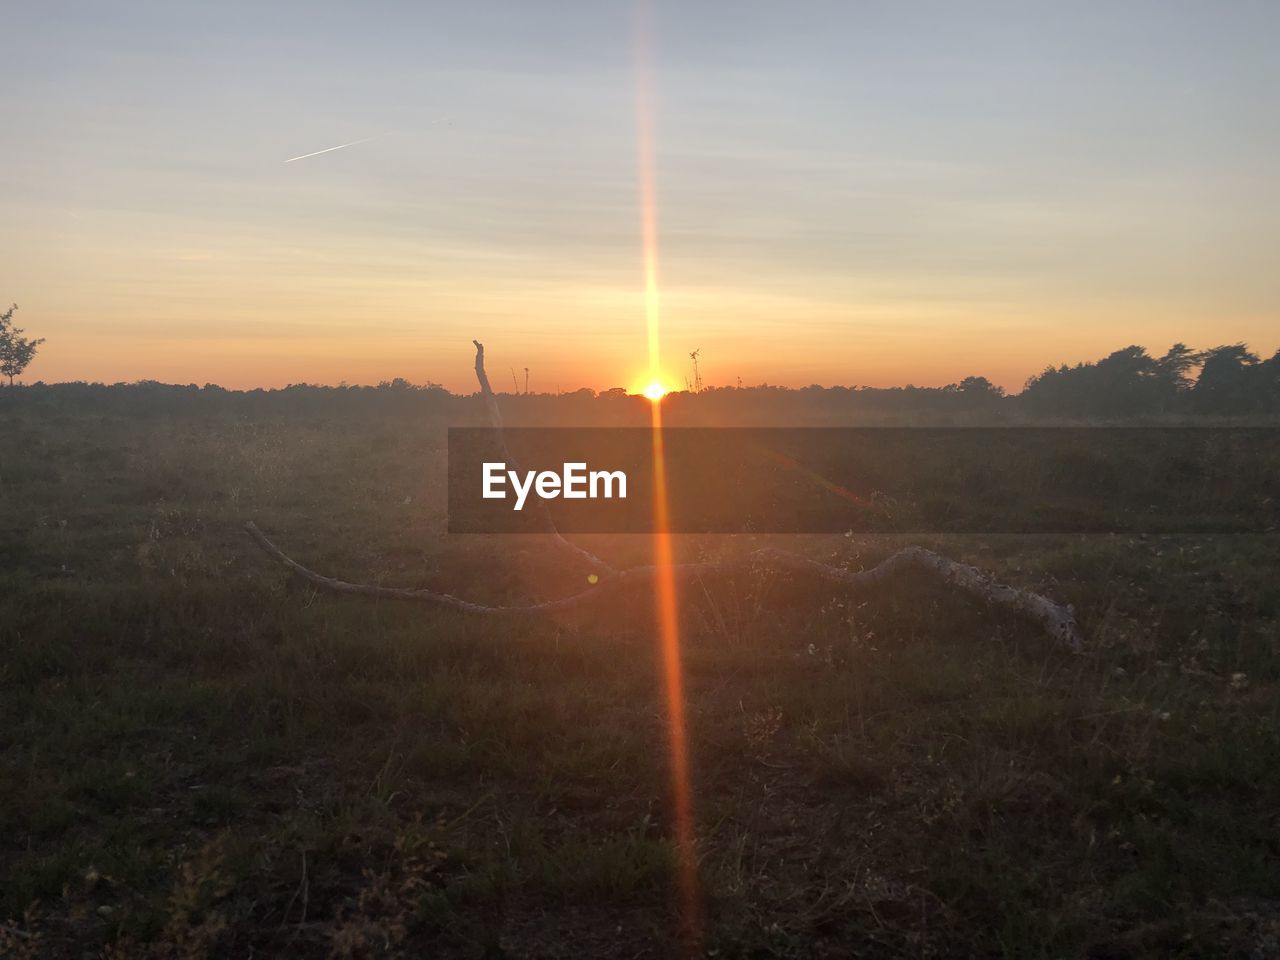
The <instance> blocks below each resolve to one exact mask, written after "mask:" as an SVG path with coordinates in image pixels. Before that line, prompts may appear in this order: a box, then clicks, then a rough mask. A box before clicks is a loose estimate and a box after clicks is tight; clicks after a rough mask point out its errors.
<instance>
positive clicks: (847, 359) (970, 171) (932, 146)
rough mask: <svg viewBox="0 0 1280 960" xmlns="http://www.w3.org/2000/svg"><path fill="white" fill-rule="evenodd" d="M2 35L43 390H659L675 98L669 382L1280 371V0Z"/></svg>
mask: <svg viewBox="0 0 1280 960" xmlns="http://www.w3.org/2000/svg"><path fill="white" fill-rule="evenodd" d="M646 19H647V21H648V23H649V31H648V36H649V41H648V43H647V44H645V43H641V42H640V41H639V37H640V36H641V31H640V29H639V27H638V23H641V22H643V21H644V20H646ZM3 22H4V25H5V29H4V32H5V34H6V36H7V38H8V42H7V44H6V68H5V81H4V83H3V84H2V85H0V118H2V119H3V131H4V146H3V149H0V210H3V216H2V217H0V301H3V302H4V303H5V304H7V303H8V302H10V301H16V302H17V303H18V304H19V307H20V309H19V312H18V314H17V316H16V317H15V319H16V320H17V322H18V323H19V325H20V326H23V327H25V328H26V330H27V333H28V335H33V336H42V337H45V338H47V342H46V343H45V344H44V345H43V346H42V347H41V350H40V353H39V354H38V356H37V358H36V360H35V361H34V362H33V363H32V365H31V367H30V369H29V370H28V373H27V377H26V380H27V381H34V380H45V381H47V382H53V381H60V380H100V381H105V382H114V381H120V380H136V379H155V380H162V381H168V382H179V383H200V384H203V383H206V382H214V383H220V384H222V385H224V386H228V387H252V386H282V385H284V384H288V383H300V382H310V383H338V382H340V381H347V382H351V383H377V382H379V381H381V380H389V379H392V378H394V377H404V378H406V379H408V380H411V381H414V382H419V383H422V382H428V381H431V382H436V383H441V384H443V385H445V386H447V387H449V388H451V389H456V390H463V391H470V390H473V389H474V383H473V381H472V379H471V359H472V348H471V340H472V339H479V340H481V341H483V342H484V343H485V344H486V347H487V354H488V358H489V369H490V375H491V377H492V378H493V380H494V381H495V384H496V385H497V386H499V387H500V388H501V387H502V386H505V385H506V383H508V382H509V371H510V370H515V371H517V374H516V376H517V379H518V380H519V381H520V384H521V386H523V379H524V373H523V371H524V368H526V367H528V368H529V370H530V375H529V376H530V387H531V389H533V390H548V391H554V390H566V391H567V390H574V389H578V388H580V387H584V386H586V387H592V388H594V389H606V388H608V387H612V386H624V387H627V388H628V389H638V388H639V387H641V386H643V380H644V378H645V376H646V373H645V371H646V370H647V363H648V357H647V342H648V341H647V327H646V313H645V301H644V292H645V291H644V287H645V280H644V263H643V250H642V247H643V244H642V229H641V222H642V217H641V190H640V186H639V184H640V179H641V178H640V163H641V156H642V154H641V151H640V150H639V148H638V128H639V118H638V115H637V110H638V103H639V102H641V101H644V102H647V103H648V104H650V105H651V106H650V109H651V115H650V117H649V120H650V122H651V127H652V132H653V140H652V156H653V166H652V170H651V172H652V175H653V182H654V184H655V189H654V201H655V207H656V209H655V211H654V212H655V217H656V224H657V250H658V266H657V270H658V289H659V292H660V293H659V303H660V316H661V323H660V342H661V356H662V369H663V375H664V376H665V377H666V378H667V379H668V380H669V382H670V383H671V384H672V385H681V384H683V382H684V379H685V378H686V376H690V375H691V370H690V364H689V359H688V354H689V353H690V352H691V351H692V350H694V349H699V350H700V351H701V353H700V365H701V372H702V375H703V377H704V379H705V380H706V381H707V382H708V383H711V384H725V385H727V384H733V383H736V382H738V380H739V379H740V380H741V382H743V383H745V384H755V383H762V382H768V383H774V384H787V385H796V386H803V385H807V384H810V383H821V384H836V383H839V384H864V385H890V384H903V383H915V384H919V385H938V384H945V383H949V382H954V381H957V380H959V379H961V378H963V377H965V376H968V375H970V374H974V375H985V376H987V377H989V378H991V379H992V380H993V381H995V382H997V383H999V384H1001V385H1003V386H1005V387H1007V388H1011V389H1017V388H1019V387H1020V386H1021V384H1022V383H1023V381H1024V380H1025V379H1026V378H1027V377H1028V376H1029V375H1031V374H1033V373H1035V372H1037V371H1038V370H1040V369H1043V368H1044V367H1045V366H1046V365H1048V364H1057V363H1061V362H1074V361H1078V360H1086V359H1094V358H1096V357H1098V356H1102V355H1105V354H1106V353H1109V352H1110V351H1111V350H1114V349H1116V348H1119V347H1122V346H1125V345H1127V344H1129V343H1139V344H1143V345H1146V346H1147V347H1149V348H1151V349H1152V350H1153V352H1163V350H1164V349H1165V348H1167V347H1168V345H1169V344H1171V343H1173V342H1174V341H1185V342H1187V343H1189V344H1191V345H1193V346H1196V347H1207V346H1212V345H1216V344H1219V343H1224V342H1236V341H1240V340H1243V341H1247V342H1248V343H1250V344H1251V345H1252V346H1253V347H1254V349H1255V350H1258V351H1259V352H1261V353H1263V354H1270V353H1271V352H1273V351H1274V350H1275V349H1276V348H1277V347H1278V346H1280V333H1278V332H1277V331H1280V323H1277V319H1278V318H1280V311H1278V309H1277V308H1278V307H1280V270H1277V269H1276V264H1275V262H1274V259H1275V258H1274V251H1275V249H1276V242H1275V241H1276V238H1277V234H1278V232H1280V189H1277V184H1276V180H1275V174H1274V171H1275V170H1277V169H1280V111H1277V110H1276V109H1275V105H1274V92H1275V90H1277V89H1280V58H1278V57H1276V56H1275V55H1274V40H1275V38H1276V37H1277V36H1280V5H1277V4H1274V3H1270V2H1265V0H1264V2H1250V0H1234V2H1232V3H1230V4H1222V3H1215V2H1208V0H1206V2H1195V3H1192V2H1181V0H1163V2H1142V0H1120V2H1116V0H1106V2H1095V0H1073V2H1059V3H1040V2H1034V0H1024V2H1009V3H996V2H982V0H975V2H972V3H964V4H959V3H954V2H950V0H943V2H928V3H925V2H909V0H903V2H899V0H893V2H890V0H883V2H879V0H875V2H873V0H846V2H840V3H825V2H796V3H783V2H780V0H768V2H760V0H733V2H725V0H699V2H661V0H653V2H652V3H651V4H649V8H648V10H647V13H645V12H644V11H643V10H641V9H640V8H639V7H638V5H637V2H634V0H633V2H616V3H615V2H609V0H583V2H559V0H539V2H536V3H530V2H527V0H520V2H484V0H476V2H471V3H465V4H464V3H427V2H416V3H393V2H362V3H355V2H350V3H329V2H307V3H295V2H289V0H275V2H272V3H259V2H255V3H242V2H236V0H220V2H217V3H193V2H172V0H168V2H139V3H111V2H101V0H100V2H92V3H79V4H77V3H61V2H57V0H51V2H48V3H32V4H13V5H10V6H9V7H7V8H6V10H5V13H4V16H3ZM646 49H647V50H648V51H649V52H648V53H645V52H644V51H645V50H646ZM643 77H648V78H649V80H648V81H647V83H648V86H644V84H645V83H646V81H644V80H643V79H640V78H643ZM641 90H643V92H644V96H643V97H641V96H639V95H638V93H639V92H640V91H641ZM366 138H368V139H366ZM357 140H364V142H362V143H356V144H354V145H352V146H349V147H346V148H344V149H341V150H335V151H330V152H328V153H323V154H320V155H317V156H314V157H308V158H305V159H301V160H295V161H293V162H288V163H287V162H285V161H286V160H289V159H290V158H293V157H297V156H299V155H301V154H306V153H310V152H312V151H318V150H323V149H325V148H328V147H332V146H335V145H338V144H344V143H350V142H352V141H357Z"/></svg>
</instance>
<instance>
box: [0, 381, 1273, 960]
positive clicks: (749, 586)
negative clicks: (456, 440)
mask: <svg viewBox="0 0 1280 960" xmlns="http://www.w3.org/2000/svg"><path fill="white" fill-rule="evenodd" d="M444 426H445V421H444V419H439V420H437V421H435V422H430V423H424V422H422V420H421V419H419V418H416V417H407V416H398V415H392V416H377V417H375V416H372V415H356V414H351V415H337V416H325V417H319V416H307V415H304V414H289V415H270V416H268V415H263V416H262V417H258V418H254V419H245V418H244V417H242V416H233V415H231V414H230V413H228V414H227V415H225V416H219V415H205V414H202V415H199V416H196V415H185V414H184V415H178V414H174V415H165V414H163V413H157V414H156V415H154V416H149V417H122V416H117V415H108V414H102V413H100V412H97V411H95V410H94V409H93V408H92V407H91V406H89V405H82V406H80V407H77V408H74V409H69V410H61V411H57V412H51V411H47V410H46V411H43V412H41V411H33V410H27V411H23V410H16V411H7V412H0V450H3V454H2V455H0V884H2V888H0V924H2V925H3V926H0V955H2V956H14V957H75V958H81V957H85V956H90V957H92V956H99V955H101V956H105V957H112V958H126V957H127V958H133V957H140V958H170V957H174V958H176V957H184V958H187V957H205V956H208V957H247V956H298V957H330V956H333V957H383V956H387V957H391V956H404V957H418V956H441V957H452V956H457V957H482V956H488V957H495V956H518V957H524V956H531V957H532V956H537V957H570V956H572V957H594V956H601V957H666V956H671V955H674V954H676V953H677V952H678V951H679V950H680V949H691V950H697V951H702V952H705V953H707V954H712V953H714V955H717V956H721V957H730V956H750V957H810V956H813V957H828V956H830V957H839V956H868V957H880V956H884V957H890V956H913V957H934V956H937V957H945V956H977V957H987V956H1004V957H1038V956H1047V957H1077V956H1088V957H1095V958H1123V957H1171V956H1172V957H1216V956H1232V957H1267V956H1275V955H1277V954H1280V625H1278V624H1280V620H1278V617H1280V576H1277V573H1278V572H1280V538H1277V537H1275V536H1270V537H1267V536H1249V537H1246V536H1237V537H1201V538H1189V537H1184V538H1178V539H1172V538H1170V539H1155V538H1129V537H1105V536H1091V537H1085V536H1080V537H1074V538H1067V537H1056V538H1050V537H1035V538H1032V537H986V538H983V537H976V536H966V537H963V538H960V537H957V538H949V539H943V538H933V539H931V540H928V541H926V545H928V546H933V547H936V548H937V549H940V550H942V551H945V552H946V553H948V554H949V555H951V556H954V557H956V558H957V559H965V560H969V561H971V562H975V563H978V564H980V565H982V566H984V567H986V568H989V569H991V570H993V571H995V572H997V573H998V574H999V575H1000V576H1001V577H1003V578H1005V579H1008V580H1009V581H1011V582H1014V583H1016V584H1018V585H1021V586H1027V587H1030V588H1033V589H1038V590H1041V591H1042V592H1045V593H1047V594H1049V595H1051V596H1054V597H1055V598H1058V599H1062V600H1069V601H1071V602H1073V603H1075V604H1076V606H1077V608H1078V610H1079V614H1080V618H1081V623H1082V626H1083V628H1084V630H1085V633H1086V635H1087V637H1088V642H1089V648H1090V653H1089V655H1088V656H1085V657H1076V656H1072V655H1070V654H1068V653H1065V652H1063V651H1061V650H1059V649H1056V648H1055V647H1053V646H1052V645H1051V643H1050V642H1049V641H1048V640H1047V639H1045V638H1044V637H1042V636H1041V635H1040V634H1039V633H1038V632H1037V630H1036V628H1035V627H1034V626H1032V625H1028V624H1026V623H1023V622H1020V621H1018V620H1015V619H1010V618H1006V617H1003V616H996V615H994V614H992V613H990V612H988V611H985V610H983V609H981V608H979V607H977V606H975V605H974V604H973V603H972V602H970V601H968V600H965V599H962V598H957V597H954V596H950V595H948V594H946V593H942V592H939V591H937V590H934V589H931V588H930V587H929V586H928V585H927V584H923V583H902V584H898V585H895V586H893V587H891V588H886V590H885V591H884V593H883V595H880V596H877V597H875V598H872V599H868V600H866V601H865V602H861V603H859V604H856V605H855V604H853V603H851V602H849V601H846V600H843V599H842V598H841V597H839V596H838V595H834V594H832V593H830V591H829V590H826V589H815V588H813V587H811V586H810V585H808V584H804V583H797V582H788V581H783V580H778V579H773V580H770V581H763V580H759V579H751V578H747V577H744V578H742V579H740V580H738V581H734V582H728V583H721V584H715V585H711V584H708V585H706V586H705V587H699V588H697V589H694V590H692V591H686V593H685V595H684V596H683V597H682V614H683V620H682V625H683V643H684V661H685V669H686V689H687V695H688V711H689V724H690V727H689V738H690V745H691V751H692V762H693V784H694V805H695V816H696V825H697V855H698V870H699V882H700V886H701V897H702V909H701V914H700V917H701V919H700V922H699V923H698V925H697V928H696V929H694V930H689V929H687V927H682V924H681V918H680V917H679V916H678V915H677V910H676V906H675V905H676V897H675V878H674V863H675V859H674V852H673V847H672V839H671V838H672V830H671V802H670V793H669V789H668V782H669V772H668V764H667V755H668V753H667V723H666V706H665V702H664V699H663V693H662V683H661V678H660V666H659V663H658V652H657V649H656V644H655V639H654V629H653V626H652V621H651V613H650V607H651V598H649V597H648V596H645V595H643V594H640V595H636V596H632V597H621V598H618V599H617V600H615V601H611V602H610V603H609V604H607V605H597V606H595V607H593V608H589V609H587V608H584V609H582V610H580V611H578V612H576V613H574V614H573V616H572V617H571V618H565V619H556V620H552V619H546V618H541V619H539V618H529V619H527V620H516V621H506V622H501V623H497V622H493V621H488V620H484V619H476V618H468V617H467V616H465V615H462V614H456V613H450V612H447V611H439V610H435V609H431V608H428V607H419V606H413V605H405V604H400V605H397V604H393V603H389V602H383V603H377V602H373V601H368V600H361V599H354V598H344V597H338V596H333V595H328V594H321V593H317V592H316V591H315V590H313V589H312V588H310V587H309V586H306V585H305V584H301V583H299V582H297V581H294V580H291V579H289V578H288V576H287V574H286V573H285V572H284V571H282V570H281V569H280V568H279V567H277V566H275V565H273V564H272V563H271V562H270V561H269V560H268V559H267V558H266V557H264V556H263V555H262V554H261V553H259V552H258V551H257V550H256V549H255V548H254V546H253V544H252V543H251V541H250V540H249V539H248V537H246V536H245V534H244V533H243V531H242V529H241V524H242V523H243V521H244V520H246V519H250V518H252V519H255V520H256V521H257V522H258V523H259V524H260V525H261V526H262V527H263V529H264V530H266V531H267V532H268V534H269V535H271V536H272V537H273V538H274V539H276V541H277V542H278V543H279V544H280V545H281V546H282V547H283V548H284V549H286V550H287V551H289V552H290V553H291V554H292V555H293V556H295V557H297V558H298V559H299V560H301V561H302V562H305V563H307V564H308V565H309V566H312V567H314V568H316V569H319V570H321V571H323V572H326V573H331V574H335V575H340V576H344V577H347V578H349V579H356V580H367V581H374V582H382V583H386V584H396V585H422V586H432V587H435V588H438V589H441V590H445V591H448V592H455V593H459V594H461V595H464V596H467V597H469V598H475V599H481V600H491V601H502V600H506V601H518V600H521V599H523V598H543V597H551V596H556V595H559V594H562V593H566V592H569V591H570V590H571V589H576V588H577V587H579V586H580V585H581V584H582V580H583V577H584V572H583V571H581V570H578V569H575V568H573V567H572V566H571V565H566V564H565V563H564V562H563V560H562V559H561V558H559V557H558V556H556V555H555V554H553V553H550V552H549V551H548V549H547V548H546V546H545V545H543V544H541V543H539V542H538V541H537V540H536V539H533V538H506V539H503V538H483V537H472V538H458V537H454V538H449V537H447V536H445V535H444V533H443V529H444V506H443V505H444V502H445V496H444V479H445V471H444V463H443V450H444V442H445V437H444ZM587 542H589V543H590V544H591V545H592V547H593V549H596V550H597V551H598V552H599V553H601V554H602V555H604V556H606V557H608V558H609V559H610V560H611V561H615V562H617V563H619V564H628V563H640V562H647V560H648V550H649V544H648V542H647V540H646V539H645V538H643V537H632V538H623V537H613V538H611V537H605V536H597V537H593V538H587ZM901 542H902V541H900V540H893V539H887V538H856V537H839V536H836V537H813V538H791V540H790V542H789V544H788V545H789V546H791V547H792V548H794V549H798V550H801V551H804V552H806V553H809V554H810V555H813V556H815V557H821V558H823V559H826V560H832V561H837V562H841V563H845V564H847V565H849V566H851V567H861V566H864V565H867V564H869V563H872V562H874V561H875V560H876V559H878V558H880V557H882V556H885V555H887V554H888V553H890V552H891V551H892V550H893V549H895V548H896V547H897V546H899V545H901ZM756 543H757V541H755V540H752V539H750V538H738V539H731V538H701V539H694V538H685V539H682V540H681V541H680V542H679V543H678V545H677V551H678V553H679V555H680V556H681V557H698V556H723V555H728V554H730V553H734V552H737V551H740V550H744V549H747V548H749V547H750V546H752V545H755V544H756Z"/></svg>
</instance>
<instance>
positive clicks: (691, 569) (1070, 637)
mask: <svg viewBox="0 0 1280 960" xmlns="http://www.w3.org/2000/svg"><path fill="white" fill-rule="evenodd" d="M472 342H473V343H474V344H475V347H476V379H477V380H478V381H479V383H480V393H481V396H482V398H483V399H484V402H485V408H486V411H487V413H488V418H489V423H490V425H491V426H492V427H493V428H494V429H495V431H496V432H497V438H498V443H499V444H500V446H501V448H502V452H503V454H504V455H505V456H506V458H507V461H508V462H510V454H509V452H508V450H507V446H506V440H505V438H504V437H503V433H502V412H501V410H500V409H499V408H498V400H497V397H496V396H494V393H493V390H492V388H491V387H490V386H489V378H488V376H487V375H486V373H485V368H484V346H483V345H482V344H481V343H480V342H479V341H472ZM532 505H533V507H534V509H535V510H538V512H539V520H540V522H541V524H542V525H543V527H544V528H545V529H546V532H547V533H548V534H549V535H550V536H551V538H552V542H553V543H554V544H555V545H556V546H557V547H558V548H559V549H561V550H562V551H564V552H565V553H567V554H568V555H569V556H571V557H572V558H573V559H575V560H576V561H577V562H580V563H583V564H585V565H586V566H588V567H590V568H591V570H592V572H593V573H595V574H596V577H597V582H596V583H595V584H593V585H592V586H591V587H588V588H587V589H586V590H583V591H581V592H579V593H575V594H571V595H570V596H567V597H561V598H558V599H555V600H547V601H543V602H541V603H531V604H526V605H521V606H492V605H488V604H483V603H476V602H474V601H471V600H464V599H462V598H460V597H455V596H453V595H451V594H447V593H439V592H436V591H433V590H423V589H414V588H408V587H384V586H380V585H377V584H370V583H351V582H348V581H346V580H338V579H336V578H334V577H327V576H324V575H323V574H320V573H316V572H315V571H314V570H310V569H308V568H307V567H304V566H303V565H302V564H300V563H298V562H297V561H296V560H293V559H291V558H290V557H289V556H288V555H287V554H285V553H284V552H283V551H282V550H281V549H280V548H279V547H277V546H276V545H275V544H274V543H272V542H271V541H270V540H269V539H268V538H267V536H266V535H265V534H264V533H263V532H262V531H261V530H260V529H258V526H257V525H256V524H255V523H254V522H253V521H252V520H250V521H248V522H246V524H245V529H246V530H247V531H248V533H249V535H250V536H252V537H253V540H254V542H255V543H257V545H258V546H259V547H261V548H262V550H263V551H264V552H265V553H266V554H267V555H268V556H269V557H271V558H272V559H274V560H276V561H277V562H279V563H280V564H282V565H283V566H284V567H285V568H286V569H288V570H290V571H291V572H292V573H294V574H296V575H297V576H299V577H301V578H302V579H304V580H306V581H308V582H309V583H313V584H315V585H316V586H318V587H322V588H324V589H326V590H332V591H334V592H336V593H348V594H355V595H357V596H365V597H379V598H383V599H387V600H409V601H414V602H417V603H426V604H431V605H434V606H438V607H445V608H448V609H452V610H459V611H462V612H465V613H473V614H481V615H495V616H502V615H527V614H536V613H555V612H557V611H561V610H568V609H571V608H573V607H577V606H579V605H581V604H585V603H587V602H590V601H594V600H598V599H601V598H602V597H605V596H607V595H609V594H611V593H614V592H616V591H619V590H622V589H624V588H626V587H629V586H635V585H637V584H647V583H650V582H652V581H653V579H654V577H655V576H656V575H657V573H658V568H657V567H655V566H652V565H649V566H640V567H630V568H628V569H625V570H618V569H615V568H614V567H613V566H611V565H610V564H609V563H607V562H606V561H604V560H602V559H601V558H600V557H598V556H596V555H595V554H594V553H592V552H590V551H589V550H586V549H584V548H582V547H580V546H578V545H577V544H574V543H571V542H570V541H568V540H566V539H565V538H564V537H563V536H562V535H561V533H560V531H559V530H558V529H556V525H555V521H554V520H553V519H552V517H551V513H550V511H549V510H547V507H546V504H545V503H543V502H542V501H541V500H538V499H535V500H534V501H532ZM768 569H772V570H780V571H789V572H792V573H800V574H803V575H806V576H809V577H812V578H815V579H817V580H821V581H824V582H827V583H830V584H832V585H834V586H836V587H839V588H841V589H843V590H845V591H847V592H849V593H852V594H855V595H857V594H863V593H866V592H868V590H869V589H870V588H872V587H874V586H876V585H878V584H881V583H883V582H885V581H887V580H888V579H890V578H891V577H894V576H898V575H899V574H902V573H904V572H906V571H908V570H916V571H921V572H926V573H929V574H932V575H933V576H935V577H936V578H937V579H938V580H939V581H941V582H942V583H944V584H946V585H948V586H950V587H953V588H955V589H957V590H960V591H961V592H964V593H967V594H969V595H971V596H973V597H976V598H977V599H979V600H981V601H983V602H984V603H986V604H988V605H989V606H992V607H1000V608H1004V609H1007V610H1012V611H1015V612H1017V613H1019V614H1021V615H1023V616H1025V617H1027V618H1028V619H1030V620H1033V621H1035V622H1037V623H1039V624H1040V625H1041V627H1043V628H1044V630H1045V631H1046V632H1047V633H1048V634H1049V635H1050V636H1051V637H1052V638H1053V639H1054V640H1056V641H1057V642H1059V643H1061V644H1062V645H1063V646H1065V647H1066V648H1067V649H1069V650H1071V651H1073V652H1075V653H1080V652H1082V650H1083V639H1082V637H1081V635H1080V631H1079V628H1078V626H1077V624H1076V619H1075V612H1074V611H1073V610H1072V608H1071V606H1070V605H1069V604H1060V603H1057V602H1055V601H1053V600H1050V599H1049V598H1048V597H1044V596H1042V595H1040V594H1038V593H1033V592H1032V591H1030V590H1023V589H1019V588H1017V587H1011V586H1009V585H1007V584H1003V583H999V582H997V581H996V580H995V579H994V578H992V577H991V575H990V574H988V573H985V572H984V571H982V570H979V569H978V568H977V567H974V566H971V565H970V564H967V563H959V562H958V561H955V560H952V559H950V558H948V557H944V556H942V555H941V554H939V553H935V552H934V551H932V550H926V549H925V548H923V547H919V546H910V547H905V548H904V549H902V550H899V551H898V552H897V553H895V554H893V555H892V556H890V557H888V558H887V559H885V560H883V561H881V562H880V563H878V564H877V565H876V566H874V567H870V568H869V569H866V570H845V569H844V568H842V567H837V566H833V565H831V564H827V563H822V562H820V561H818V560H812V559H810V558H808V557H804V556H801V555H800V554H796V553H791V552H788V551H786V550H779V549H776V548H774V547H764V548H762V549H760V550H756V551H754V552H752V553H749V554H746V555H744V556H741V557H735V558H732V559H729V560H719V561H705V562H699V563H677V564H673V565H672V567H671V570H672V573H673V575H674V576H675V577H676V579H677V580H678V581H696V580H699V579H711V578H717V577H724V576H727V575H729V574H733V573H738V572H742V571H757V570H768Z"/></svg>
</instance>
